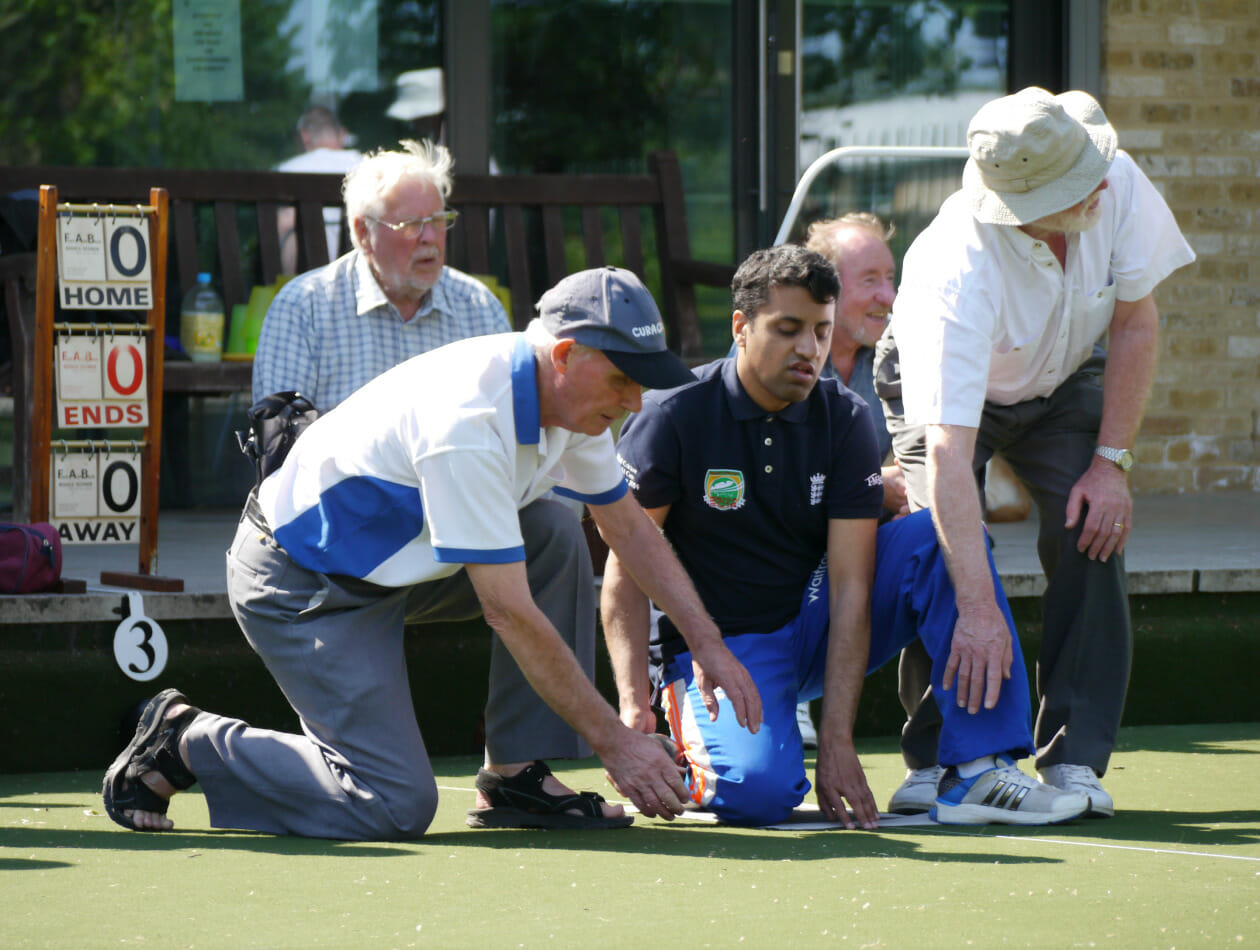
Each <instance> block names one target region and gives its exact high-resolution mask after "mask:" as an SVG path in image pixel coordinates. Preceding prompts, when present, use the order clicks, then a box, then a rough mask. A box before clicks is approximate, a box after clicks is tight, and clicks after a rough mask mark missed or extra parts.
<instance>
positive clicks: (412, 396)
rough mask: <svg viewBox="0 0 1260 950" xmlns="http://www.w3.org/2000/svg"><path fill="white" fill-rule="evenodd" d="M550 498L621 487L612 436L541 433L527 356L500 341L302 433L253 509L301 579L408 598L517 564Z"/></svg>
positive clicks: (374, 391)
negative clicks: (339, 579) (417, 589)
mask: <svg viewBox="0 0 1260 950" xmlns="http://www.w3.org/2000/svg"><path fill="white" fill-rule="evenodd" d="M552 488H555V490H556V492H557V493H558V494H562V495H565V496H567V497H572V498H575V499H577V500H579V501H582V502H586V503H590V504H608V503H611V502H614V501H616V500H617V499H619V498H620V497H621V496H622V495H624V494H625V493H626V490H627V489H626V483H625V480H624V479H623V478H622V475H621V471H620V468H619V467H618V464H617V459H616V455H615V453H614V450H613V442H612V436H611V435H610V434H609V433H607V432H605V433H604V434H603V435H600V436H586V435H582V434H580V433H575V432H570V431H568V430H567V429H562V428H558V427H547V428H542V427H541V424H540V418H539V406H538V385H537V376H536V370H535V364H534V351H533V348H532V347H531V346H530V344H529V343H528V342H527V341H526V340H525V337H524V336H523V335H522V334H519V333H503V334H496V335H493V336H483V337H475V338H473V339H468V340H461V341H459V342H456V343H451V344H449V345H447V346H443V347H440V348H438V349H436V350H433V351H431V352H429V353H424V354H422V355H420V356H417V357H414V358H412V359H410V360H407V361H406V362H404V363H400V364H399V365H398V366H396V367H394V368H393V369H391V370H389V371H387V372H386V373H384V374H382V375H381V376H378V377H377V378H376V379H374V380H372V381H371V382H370V383H368V384H367V385H366V386H364V387H363V388H362V389H360V390H358V391H357V392H355V393H354V394H353V395H351V396H350V397H349V398H348V399H346V401H345V402H343V403H341V404H340V405H338V406H337V407H336V408H335V409H333V410H332V411H331V412H329V413H328V414H327V415H324V416H321V417H320V418H319V419H317V420H316V421H315V423H314V424H313V425H311V427H310V428H309V429H307V430H306V432H305V433H303V435H302V437H301V438H300V439H299V440H298V441H297V442H296V443H295V444H294V446H293V449H292V451H291V452H290V453H289V457H288V458H287V459H286V460H285V462H284V464H283V465H282V466H281V467H280V469H279V470H278V471H276V472H275V473H274V474H272V475H271V476H270V477H269V478H267V480H266V481H264V482H263V484H262V486H261V488H260V489H259V493H258V502H259V506H260V508H261V510H262V513H263V516H264V517H265V518H266V519H267V523H268V524H269V525H270V526H271V529H272V533H273V534H274V536H275V539H276V542H277V543H278V544H280V545H281V546H282V547H283V548H284V549H285V551H286V552H287V553H288V555H289V557H290V558H292V559H293V561H294V562H295V563H297V564H299V565H300V566H302V567H304V568H306V569H307V570H311V571H318V572H320V573H324V574H343V575H349V576H351V577H358V578H362V579H363V580H367V581H371V582H372V583H375V584H380V585H382V586H386V587H407V586H411V585H413V584H420V583H424V582H425V581H431V580H437V579H438V578H441V577H446V576H448V575H450V574H454V573H455V572H456V571H457V570H459V568H460V567H461V566H462V565H464V564H500V563H509V562H513V561H523V560H524V559H525V546H524V542H523V540H522V537H521V530H520V522H519V518H518V515H517V512H518V511H519V510H520V509H522V508H524V507H525V506H526V505H528V504H530V503H531V502H533V501H536V500H537V499H538V498H540V497H542V496H543V495H544V494H546V493H547V492H548V491H550V490H551V489H552Z"/></svg>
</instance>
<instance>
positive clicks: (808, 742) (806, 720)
mask: <svg viewBox="0 0 1260 950" xmlns="http://www.w3.org/2000/svg"><path fill="white" fill-rule="evenodd" d="M796 727H797V728H798V729H800V730H801V745H803V746H804V747H805V748H807V749H817V748H818V730H817V729H815V728H814V718H813V717H812V716H811V715H810V714H809V703H808V702H802V703H799V704H798V705H797V707H796Z"/></svg>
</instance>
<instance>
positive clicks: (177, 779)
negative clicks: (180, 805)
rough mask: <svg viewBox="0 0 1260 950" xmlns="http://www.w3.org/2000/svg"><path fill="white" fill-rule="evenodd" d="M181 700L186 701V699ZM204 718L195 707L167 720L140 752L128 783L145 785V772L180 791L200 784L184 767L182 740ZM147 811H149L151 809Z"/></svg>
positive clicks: (128, 772)
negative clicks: (141, 777) (194, 724)
mask: <svg viewBox="0 0 1260 950" xmlns="http://www.w3.org/2000/svg"><path fill="white" fill-rule="evenodd" d="M179 699H180V701H184V700H183V697H182V696H181V697H179ZM200 715H201V710H200V709H198V708H196V707H195V706H189V707H188V708H187V709H185V710H184V711H183V712H181V713H180V714H179V715H177V716H172V717H171V718H169V719H166V720H164V721H163V722H162V725H161V726H160V727H159V728H158V731H157V732H156V733H155V734H154V736H153V739H152V740H151V741H150V742H149V743H148V744H146V745H145V746H144V747H143V748H140V749H137V750H136V754H135V757H134V758H133V759H132V760H131V764H130V765H129V766H128V767H127V777H128V779H131V780H133V781H135V782H136V783H137V784H140V785H143V783H142V782H140V776H141V775H143V774H144V773H145V772H151V771H156V772H157V773H158V774H159V775H161V776H162V778H164V779H166V780H167V781H168V782H170V783H171V786H172V787H173V788H175V789H177V790H178V791H183V790H185V789H187V788H191V787H192V786H193V785H194V784H196V782H197V779H196V777H195V776H194V775H193V774H192V772H190V771H189V770H188V767H187V766H185V765H184V760H183V759H181V758H180V755H179V740H180V737H181V736H183V734H184V732H185V731H186V730H187V729H188V727H189V726H190V725H192V723H193V720H194V719H196V718H197V717H198V716H200ZM144 810H145V811H148V810H149V809H144Z"/></svg>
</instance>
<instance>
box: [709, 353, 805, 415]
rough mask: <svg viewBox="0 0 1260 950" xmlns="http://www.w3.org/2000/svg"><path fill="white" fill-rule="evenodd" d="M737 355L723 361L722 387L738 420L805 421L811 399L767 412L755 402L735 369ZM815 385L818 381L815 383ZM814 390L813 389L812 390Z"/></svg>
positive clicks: (732, 413) (732, 412)
mask: <svg viewBox="0 0 1260 950" xmlns="http://www.w3.org/2000/svg"><path fill="white" fill-rule="evenodd" d="M735 359H736V358H735V357H734V356H728V357H727V358H726V359H725V360H723V363H722V388H723V389H724V390H725V391H726V401H727V403H728V404H729V405H730V407H731V415H733V416H734V417H735V419H736V421H738V422H747V421H748V420H750V419H762V418H766V417H767V416H769V417H772V418H776V419H782V420H783V421H784V422H797V423H800V422H804V421H805V419H806V417H807V416H808V415H809V406H808V405H807V403H808V402H809V399H808V398H806V399H802V400H801V401H800V402H793V403H788V405H787V406H786V407H785V408H784V409H781V410H780V411H779V412H767V411H766V410H765V409H762V408H761V407H760V406H759V405H757V404H756V403H755V402H753V398H752V397H751V396H749V395H748V391H747V390H745V389H744V384H743V383H741V382H740V381H739V374H738V373H737V372H736V371H735ZM814 385H815V386H817V385H818V383H814ZM811 392H812V390H811Z"/></svg>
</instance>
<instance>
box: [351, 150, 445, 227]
mask: <svg viewBox="0 0 1260 950" xmlns="http://www.w3.org/2000/svg"><path fill="white" fill-rule="evenodd" d="M398 144H399V145H401V146H402V149H401V150H398V151H390V150H386V149H379V150H377V151H375V152H372V153H370V154H369V155H368V156H367V158H365V159H364V160H363V161H361V162H360V163H359V164H358V165H356V166H355V167H354V168H352V169H351V170H350V171H349V172H347V173H346V177H345V179H344V180H343V181H342V183H341V196H342V199H343V201H344V202H345V206H346V217H347V218H349V219H350V221H351V222H353V221H355V220H356V219H358V218H372V217H376V216H378V215H380V214H383V213H384V211H385V200H386V197H387V196H388V195H390V194H391V193H392V192H393V191H394V189H395V188H397V187H398V186H399V185H400V184H401V183H403V182H409V181H420V182H425V183H427V184H430V185H432V186H433V187H434V188H436V189H437V193H438V194H439V195H441V197H442V202H443V204H445V203H446V199H447V198H449V197H450V196H451V187H452V185H453V181H452V178H451V169H452V168H453V167H454V165H455V159H454V158H453V157H452V156H451V153H450V150H449V149H447V148H446V147H445V146H443V145H435V144H433V143H432V142H430V141H429V140H428V139H425V140H423V141H420V142H417V141H415V140H413V139H404V140H403V141H401V142H399V143H398ZM350 237H351V239H352V240H353V241H354V246H355V247H358V246H359V238H358V236H357V235H356V234H355V229H354V227H353V226H352V227H351V228H350Z"/></svg>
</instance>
